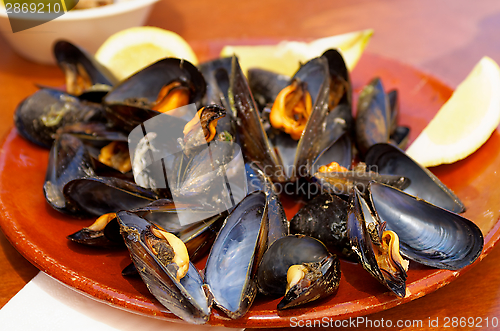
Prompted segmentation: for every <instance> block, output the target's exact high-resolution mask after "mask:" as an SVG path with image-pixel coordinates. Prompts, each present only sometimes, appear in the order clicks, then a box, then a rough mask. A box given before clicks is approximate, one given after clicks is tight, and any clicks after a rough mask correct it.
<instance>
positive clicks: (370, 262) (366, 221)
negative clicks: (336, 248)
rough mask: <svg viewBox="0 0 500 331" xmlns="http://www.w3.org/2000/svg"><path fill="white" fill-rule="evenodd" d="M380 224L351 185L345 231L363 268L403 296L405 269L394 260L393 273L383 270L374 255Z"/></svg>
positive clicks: (390, 257)
mask: <svg viewBox="0 0 500 331" xmlns="http://www.w3.org/2000/svg"><path fill="white" fill-rule="evenodd" d="M380 226H381V224H380V220H379V218H378V215H377V214H376V213H373V211H372V210H371V208H370V206H369V205H368V203H367V202H366V200H365V198H363V196H362V193H361V192H359V190H357V189H356V188H354V189H353V192H352V195H351V197H350V202H349V211H348V214H347V234H348V236H349V240H350V241H351V246H352V249H353V251H354V252H355V253H356V255H357V256H358V260H359V262H360V264H361V265H362V266H363V268H364V269H365V270H366V271H368V272H369V273H370V274H371V275H372V276H373V277H375V278H376V279H377V280H378V281H379V282H380V283H381V284H382V285H384V286H385V287H387V288H388V289H389V290H391V291H392V292H393V293H394V294H396V295H397V296H399V297H404V296H405V295H406V277H407V275H406V271H405V270H404V269H403V267H402V266H401V265H400V264H399V263H394V267H395V269H394V270H393V272H394V273H393V274H390V273H389V272H387V271H386V270H382V267H381V266H380V265H379V262H378V259H377V257H376V255H375V248H374V246H378V245H379V240H380V238H379V234H380V232H381V231H380ZM375 238H377V240H375ZM388 258H389V259H391V260H392V262H397V261H395V260H394V259H393V257H392V256H391V255H389V257H388Z"/></svg>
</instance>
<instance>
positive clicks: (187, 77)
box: [103, 58, 206, 131]
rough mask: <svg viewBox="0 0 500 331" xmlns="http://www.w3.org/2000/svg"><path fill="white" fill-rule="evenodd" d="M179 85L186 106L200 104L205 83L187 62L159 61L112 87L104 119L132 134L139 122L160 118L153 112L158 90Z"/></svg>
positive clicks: (178, 60) (180, 60) (106, 98)
mask: <svg viewBox="0 0 500 331" xmlns="http://www.w3.org/2000/svg"><path fill="white" fill-rule="evenodd" d="M172 82H179V83H181V85H182V86H185V87H186V88H188V89H189V91H190V97H189V103H196V102H198V101H200V100H201V98H202V97H203V96H204V94H205V92H206V82H205V79H204V78H203V75H202V74H201V73H200V71H199V70H198V69H197V68H196V67H195V66H194V65H192V64H191V63H190V62H188V61H186V60H182V59H176V58H166V59H162V60H160V61H158V62H156V63H153V64H152V65H150V66H149V67H146V68H144V69H143V70H141V71H139V72H137V73H136V74H134V75H132V76H130V77H129V78H127V79H126V80H124V81H122V82H121V83H120V84H118V85H117V86H115V87H114V88H113V89H112V90H111V91H110V92H109V93H108V94H107V95H106V97H105V98H104V100H103V102H104V103H105V104H106V105H107V107H106V110H107V114H106V116H107V118H108V119H109V120H110V121H111V122H112V123H113V124H114V125H115V126H117V127H120V128H124V130H126V131H130V130H132V129H133V128H134V127H136V126H137V125H140V124H141V123H142V122H144V121H146V120H148V119H150V118H152V117H154V116H157V115H159V114H161V113H160V112H159V111H156V110H152V108H153V105H154V103H155V102H156V100H157V98H158V95H159V93H160V91H161V89H162V88H163V87H165V86H167V85H169V84H170V83H172Z"/></svg>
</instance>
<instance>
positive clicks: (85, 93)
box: [54, 40, 118, 102]
mask: <svg viewBox="0 0 500 331" xmlns="http://www.w3.org/2000/svg"><path fill="white" fill-rule="evenodd" d="M54 56H55V58H56V61H57V64H58V65H59V67H60V68H61V70H62V71H63V72H64V74H65V76H66V90H67V92H68V93H70V94H73V95H77V96H80V97H82V98H84V99H85V100H89V98H90V101H95V102H100V99H102V97H103V96H104V95H105V94H106V93H107V92H108V91H109V90H110V89H111V87H112V86H113V85H114V84H116V83H117V82H118V80H117V79H116V77H114V75H113V74H112V73H111V72H110V71H109V70H108V69H107V68H105V67H104V66H103V65H101V64H100V63H99V62H97V60H95V58H94V57H93V56H92V55H90V54H88V53H87V52H86V51H84V50H83V49H81V48H80V47H78V46H75V45H73V44H72V43H70V42H68V41H65V40H59V41H57V42H56V43H55V44H54Z"/></svg>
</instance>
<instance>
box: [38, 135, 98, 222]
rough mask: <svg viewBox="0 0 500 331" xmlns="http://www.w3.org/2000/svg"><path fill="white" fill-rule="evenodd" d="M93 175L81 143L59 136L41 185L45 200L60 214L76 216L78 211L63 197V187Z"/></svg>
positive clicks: (67, 136)
mask: <svg viewBox="0 0 500 331" xmlns="http://www.w3.org/2000/svg"><path fill="white" fill-rule="evenodd" d="M94 175H95V173H94V168H93V165H92V160H91V158H90V155H89V153H88V152H87V150H86V148H85V146H84V145H83V143H82V141H81V140H80V139H78V138H76V137H74V136H72V135H69V134H62V135H60V136H59V137H58V138H57V139H56V141H55V142H54V144H53V146H52V149H51V150H50V154H49V164H48V165H47V172H46V175H45V183H44V184H43V193H44V195H45V200H46V201H47V202H48V203H49V204H50V206H51V207H52V208H54V209H56V210H58V211H60V212H64V213H69V214H78V213H79V212H80V209H79V208H78V207H77V206H75V205H74V204H72V203H69V202H68V201H67V199H66V198H65V197H64V193H63V189H64V186H65V185H66V184H67V183H68V182H70V181H72V180H74V179H79V178H86V177H91V176H94Z"/></svg>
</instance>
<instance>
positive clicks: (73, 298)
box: [0, 272, 236, 331]
mask: <svg viewBox="0 0 500 331" xmlns="http://www.w3.org/2000/svg"><path fill="white" fill-rule="evenodd" d="M0 329H2V330H9V331H16V330H22V331H30V330H37V331H42V330H50V331H58V330H71V331H89V330H93V331H97V330H99V331H101V330H102V331H111V330H127V331H149V330H151V331H153V330H154V331H159V330H173V331H176V330H179V331H180V330H182V331H228V330H236V329H228V328H223V327H209V326H197V325H188V324H185V323H172V322H166V321H162V320H158V319H155V318H150V317H145V316H141V315H137V314H133V313H129V312H126V311H124V310H121V309H118V308H114V307H112V306H109V305H107V304H104V303H101V302H98V301H96V300H93V299H91V298H88V297H86V296H84V295H81V294H80V293H78V292H76V291H74V290H73V289H71V288H69V287H67V286H66V285H64V284H62V283H60V282H59V281H57V280H55V279H53V278H51V277H50V276H48V275H47V274H45V273H43V272H39V273H38V275H36V277H35V278H33V279H32V280H31V281H30V282H29V283H28V284H26V286H25V287H24V288H23V289H22V290H21V291H19V293H17V294H16V295H15V296H14V297H13V298H12V299H11V300H10V301H9V302H8V303H7V304H6V305H5V306H4V307H3V308H2V309H0Z"/></svg>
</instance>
